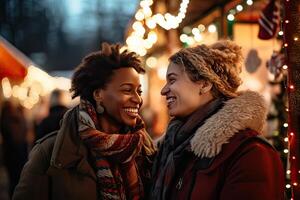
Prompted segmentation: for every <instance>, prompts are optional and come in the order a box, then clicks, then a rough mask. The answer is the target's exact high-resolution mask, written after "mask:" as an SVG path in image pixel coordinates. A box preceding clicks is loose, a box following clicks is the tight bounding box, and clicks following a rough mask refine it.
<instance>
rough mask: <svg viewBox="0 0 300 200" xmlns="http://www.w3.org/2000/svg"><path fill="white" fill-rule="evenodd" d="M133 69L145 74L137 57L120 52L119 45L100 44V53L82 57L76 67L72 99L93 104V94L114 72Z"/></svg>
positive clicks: (103, 86) (102, 86)
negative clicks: (83, 100)
mask: <svg viewBox="0 0 300 200" xmlns="http://www.w3.org/2000/svg"><path fill="white" fill-rule="evenodd" d="M129 67H132V68H134V69H135V70H136V71H137V72H138V73H140V74H143V73H145V70H144V68H143V67H142V65H141V61H140V59H139V57H138V55H137V54H136V53H134V52H129V51H128V50H124V51H122V52H121V51H120V45H119V44H111V45H110V44H108V43H102V48H101V50H100V51H96V52H92V53H91V54H89V55H87V56H86V57H84V58H83V59H82V61H81V63H80V64H79V65H78V66H77V67H76V69H75V72H74V74H73V77H72V80H71V89H70V92H73V94H72V98H75V97H77V96H79V97H80V98H83V99H86V100H89V101H90V102H91V103H95V101H94V99H93V92H94V90H96V89H98V88H103V89H104V88H105V87H106V85H107V84H108V83H109V81H110V80H111V78H112V75H113V74H114V71H115V70H116V69H120V68H129Z"/></svg>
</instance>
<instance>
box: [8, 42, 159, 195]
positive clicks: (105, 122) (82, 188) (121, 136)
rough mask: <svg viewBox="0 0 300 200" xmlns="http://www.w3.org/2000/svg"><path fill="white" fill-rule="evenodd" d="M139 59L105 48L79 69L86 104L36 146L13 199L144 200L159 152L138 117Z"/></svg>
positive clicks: (76, 84) (77, 84)
mask: <svg viewBox="0 0 300 200" xmlns="http://www.w3.org/2000/svg"><path fill="white" fill-rule="evenodd" d="M140 73H144V69H143V68H142V67H141V62H140V60H139V59H138V57H137V55H136V54H135V53H132V52H128V51H127V50H125V51H123V52H120V46H119V45H109V44H106V43H104V44H103V45H102V50H101V51H98V52H94V53H92V54H90V55H88V56H87V57H85V58H84V59H83V60H82V62H81V64H80V65H79V66H78V67H77V69H76V71H75V73H74V75H73V78H72V87H71V91H72V92H73V98H74V97H77V96H79V97H80V104H79V105H78V106H76V107H75V108H73V109H71V110H69V111H68V112H67V113H66V114H65V116H64V118H63V120H62V125H61V127H60V129H59V130H58V131H56V132H54V133H52V134H50V135H48V136H46V137H44V138H42V139H40V140H39V141H37V143H38V144H36V146H35V147H34V148H33V150H32V152H31V155H30V159H29V161H28V162H27V164H26V165H25V167H24V169H23V172H22V175H21V179H20V182H19V184H18V186H17V188H16V190H15V193H14V199H31V200H32V199H39V200H40V199H43V200H46V199H56V200H59V199H89V200H93V199H95V200H96V199H120V200H125V199H136V200H138V199H143V198H144V197H145V195H146V194H147V190H146V189H147V188H148V187H147V184H148V183H149V181H150V169H151V166H152V160H153V156H154V154H155V148H154V146H153V144H152V141H151V138H150V137H149V135H148V134H147V133H146V131H145V127H144V123H143V121H142V119H141V118H140V115H139V110H140V108H141V105H142V103H143V101H142V97H141V92H142V91H141V83H140V79H139V75H140Z"/></svg>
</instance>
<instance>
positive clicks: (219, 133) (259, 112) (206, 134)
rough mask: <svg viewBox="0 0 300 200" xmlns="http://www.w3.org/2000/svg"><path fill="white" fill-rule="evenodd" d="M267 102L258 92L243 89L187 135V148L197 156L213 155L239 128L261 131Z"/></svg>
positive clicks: (218, 151)
mask: <svg viewBox="0 0 300 200" xmlns="http://www.w3.org/2000/svg"><path fill="white" fill-rule="evenodd" d="M266 115H267V106H266V103H265V101H264V99H263V97H262V96H261V95H259V94H258V93H256V92H253V91H246V92H242V93H240V94H239V96H238V97H236V98H233V99H230V100H228V101H226V102H225V104H224V106H223V107H222V108H221V109H220V110H219V111H218V112H217V113H216V114H214V115H213V116H211V117H210V118H209V119H207V120H206V122H205V123H204V124H203V125H202V126H201V127H200V128H198V129H197V130H196V133H195V136H194V137H193V138H192V139H191V150H192V152H193V153H194V154H195V155H196V156H198V157H201V158H202V157H208V158H211V157H214V156H216V155H218V154H219V153H220V152H221V150H222V145H223V144H226V143H228V142H229V139H230V138H232V137H233V136H234V135H235V134H237V133H242V132H241V130H244V129H247V128H249V129H252V130H254V131H256V132H258V133H260V132H261V131H262V128H263V125H264V122H265V119H266Z"/></svg>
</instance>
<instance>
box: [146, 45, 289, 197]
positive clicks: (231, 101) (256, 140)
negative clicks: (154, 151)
mask: <svg viewBox="0 0 300 200" xmlns="http://www.w3.org/2000/svg"><path fill="white" fill-rule="evenodd" d="M241 65H242V52H241V48H240V47H239V46H238V45H236V44H235V43H234V42H232V41H219V42H216V43H215V44H212V45H210V46H207V45H199V46H196V47H191V48H186V49H182V50H180V51H179V52H177V53H175V54H174V55H172V56H171V57H170V64H169V66H168V70H167V74H166V79H167V83H166V85H165V86H164V87H163V88H162V90H161V94H162V95H163V96H165V97H166V101H167V106H168V110H169V115H170V116H171V117H173V118H172V119H171V121H170V122H169V125H168V128H167V131H166V134H165V136H164V138H163V139H162V141H160V145H159V152H158V156H157V157H156V159H155V161H154V167H153V178H154V180H153V186H152V191H151V194H152V198H151V199H155V200H161V199H180V200H185V199H189V200H190V199H191V200H198V199H201V200H221V199H224V200H225V199H226V200H227V199H228V200H229V199H230V200H231V199H243V200H258V199H262V200H263V199H272V200H276V199H277V200H282V199H284V172H283V167H282V163H281V161H280V158H279V155H278V153H277V152H276V150H275V149H274V148H273V147H272V146H271V145H270V144H268V143H267V142H266V141H265V140H263V139H261V138H260V137H258V135H259V134H261V131H262V128H263V125H264V123H265V119H266V114H267V108H266V104H265V102H264V99H263V97H262V96H260V95H259V94H258V93H256V92H252V91H244V92H237V89H238V87H239V85H240V84H241V79H240V77H239V73H240V72H241Z"/></svg>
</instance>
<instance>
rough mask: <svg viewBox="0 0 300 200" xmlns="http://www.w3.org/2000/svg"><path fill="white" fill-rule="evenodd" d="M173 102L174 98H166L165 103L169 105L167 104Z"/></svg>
mask: <svg viewBox="0 0 300 200" xmlns="http://www.w3.org/2000/svg"><path fill="white" fill-rule="evenodd" d="M174 101H175V98H174V97H170V98H168V99H167V103H168V104H169V103H172V102H174Z"/></svg>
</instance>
